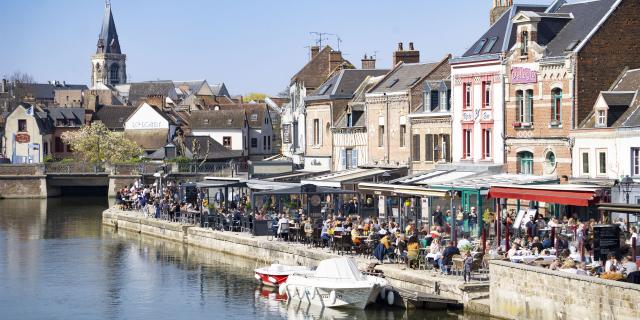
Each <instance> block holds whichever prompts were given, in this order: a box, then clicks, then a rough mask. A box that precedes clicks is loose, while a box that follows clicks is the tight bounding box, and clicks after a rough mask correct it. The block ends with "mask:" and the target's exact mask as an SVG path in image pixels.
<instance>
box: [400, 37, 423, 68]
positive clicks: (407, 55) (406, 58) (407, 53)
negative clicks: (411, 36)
mask: <svg viewBox="0 0 640 320" xmlns="http://www.w3.org/2000/svg"><path fill="white" fill-rule="evenodd" d="M400 61H402V62H404V63H419V62H420V51H418V50H415V49H414V48H413V42H409V50H404V48H403V46H402V42H399V43H398V50H396V51H395V52H394V53H393V65H394V66H395V65H396V64H398V62H400Z"/></svg>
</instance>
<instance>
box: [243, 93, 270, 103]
mask: <svg viewBox="0 0 640 320" xmlns="http://www.w3.org/2000/svg"><path fill="white" fill-rule="evenodd" d="M266 97H267V95H266V94H264V93H259V92H249V93H247V95H246V96H244V97H242V101H243V102H250V101H262V100H264V98H266Z"/></svg>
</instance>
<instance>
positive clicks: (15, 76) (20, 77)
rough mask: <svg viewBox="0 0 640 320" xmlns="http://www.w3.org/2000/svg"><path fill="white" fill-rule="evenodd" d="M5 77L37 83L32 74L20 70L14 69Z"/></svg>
mask: <svg viewBox="0 0 640 320" xmlns="http://www.w3.org/2000/svg"><path fill="white" fill-rule="evenodd" d="M3 78H5V79H7V80H8V81H12V82H13V81H15V82H19V83H35V82H36V81H35V79H34V78H33V76H32V75H31V74H29V73H26V72H20V70H17V71H14V72H13V73H12V74H10V75H6V74H5V75H4V76H3Z"/></svg>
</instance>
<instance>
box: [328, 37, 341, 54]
mask: <svg viewBox="0 0 640 320" xmlns="http://www.w3.org/2000/svg"><path fill="white" fill-rule="evenodd" d="M327 35H328V36H334V37H336V43H337V49H338V51H340V43H342V39H341V38H340V36H339V35H337V34H335V33H327Z"/></svg>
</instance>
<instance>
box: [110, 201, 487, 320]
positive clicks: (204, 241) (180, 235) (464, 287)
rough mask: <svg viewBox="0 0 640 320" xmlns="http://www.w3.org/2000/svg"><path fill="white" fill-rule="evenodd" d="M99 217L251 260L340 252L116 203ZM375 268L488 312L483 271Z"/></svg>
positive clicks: (396, 282) (403, 286)
mask: <svg viewBox="0 0 640 320" xmlns="http://www.w3.org/2000/svg"><path fill="white" fill-rule="evenodd" d="M102 222H103V224H105V225H111V226H114V227H116V228H118V229H120V228H121V229H125V230H129V231H134V232H138V233H142V234H146V235H151V236H156V237H160V238H164V239H168V240H173V241H176V242H181V243H184V244H188V245H192V246H197V247H202V248H206V249H211V250H215V251H219V252H223V253H228V254H232V255H236V256H241V257H244V258H249V259H254V260H256V261H258V262H262V263H264V264H269V263H273V262H275V261H277V262H279V263H283V264H291V265H305V266H315V265H317V264H318V263H319V262H320V261H322V260H324V259H328V258H333V257H338V256H340V255H338V254H336V253H334V252H332V251H331V250H330V249H327V248H316V247H311V246H308V245H306V244H302V243H291V242H283V241H278V240H273V239H271V240H270V237H267V236H253V235H251V234H249V233H246V232H230V231H218V230H212V229H210V228H201V227H198V226H193V225H184V224H180V223H177V222H170V221H165V220H158V219H155V218H151V217H145V215H144V214H143V213H141V212H137V211H123V210H120V209H118V208H116V207H113V208H110V209H107V210H105V211H104V212H103V217H102ZM353 257H354V259H355V260H356V262H357V263H358V266H359V267H360V269H361V270H365V269H366V268H367V267H368V266H369V265H370V264H371V263H372V262H375V261H376V260H375V259H373V260H372V259H369V258H366V257H363V256H353ZM375 268H376V270H380V271H382V272H384V275H385V277H386V279H388V280H389V282H390V283H391V284H392V285H393V286H394V288H397V289H398V290H399V291H400V292H404V293H415V294H419V295H428V296H432V297H435V296H438V297H441V298H442V300H455V301H457V302H458V303H459V304H462V305H464V307H465V309H467V310H471V311H476V312H479V313H484V314H488V313H489V307H488V301H489V300H488V298H489V282H488V279H487V277H486V275H475V276H474V277H475V278H477V280H474V281H472V282H470V283H467V284H465V283H464V282H463V281H462V278H461V277H459V276H453V275H451V276H448V275H442V274H440V273H438V272H436V271H432V270H415V269H409V268H407V267H406V266H405V264H396V263H385V264H382V265H377V266H376V267H375Z"/></svg>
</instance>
